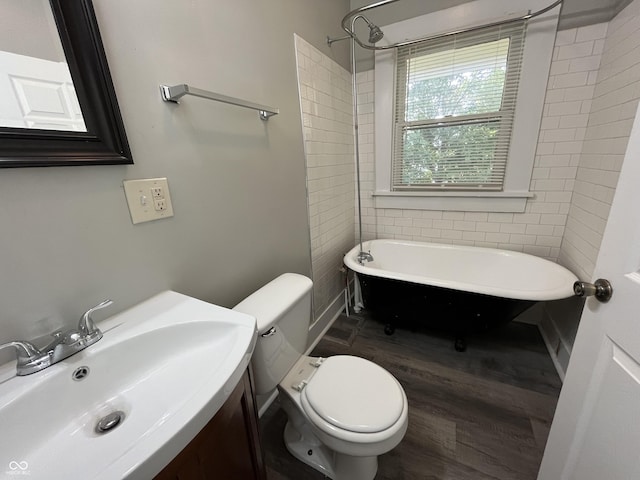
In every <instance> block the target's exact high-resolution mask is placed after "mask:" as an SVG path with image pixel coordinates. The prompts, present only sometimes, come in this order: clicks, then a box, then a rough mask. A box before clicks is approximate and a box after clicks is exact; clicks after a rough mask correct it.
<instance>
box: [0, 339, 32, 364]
mask: <svg viewBox="0 0 640 480" xmlns="http://www.w3.org/2000/svg"><path fill="white" fill-rule="evenodd" d="M6 347H15V349H16V351H17V352H16V353H17V355H18V359H28V360H30V359H32V358H34V357H37V356H38V355H41V352H40V350H38V349H37V348H36V347H35V346H34V345H33V344H31V343H29V342H25V341H17V342H7V343H3V344H2V345H0V350H2V349H3V348H6Z"/></svg>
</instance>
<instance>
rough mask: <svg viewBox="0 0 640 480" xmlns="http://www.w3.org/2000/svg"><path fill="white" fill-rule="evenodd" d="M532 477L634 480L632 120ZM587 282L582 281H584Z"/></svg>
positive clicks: (637, 430)
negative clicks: (606, 288) (594, 293)
mask: <svg viewBox="0 0 640 480" xmlns="http://www.w3.org/2000/svg"><path fill="white" fill-rule="evenodd" d="M596 278H605V279H607V280H609V281H610V282H611V284H612V286H613V297H612V298H611V300H610V301H609V302H608V303H599V302H598V301H597V300H596V299H595V298H593V297H591V298H589V299H588V300H587V303H586V305H585V309H584V312H583V314H582V319H581V321H580V327H579V329H578V334H577V337H576V341H575V344H574V348H573V352H572V354H571V360H570V362H569V367H568V369H567V376H566V379H565V383H564V385H563V387H562V391H561V393H560V399H559V401H558V407H557V409H556V413H555V416H554V419H553V424H552V426H551V432H550V435H549V439H548V441H547V446H546V449H545V453H544V458H543V460H542V465H541V467H540V473H539V475H538V479H539V480H560V479H562V480H564V479H575V480H635V479H640V119H639V116H638V114H637V113H636V119H635V122H634V125H633V129H632V132H631V137H630V139H629V145H628V147H627V152H626V154H625V158H624V163H623V166H622V172H621V174H620V180H619V182H618V187H617V189H616V194H615V198H614V201H613V205H612V207H611V213H610V215H609V220H608V223H607V227H606V229H605V233H604V238H603V241H602V246H601V248H600V254H599V256H598V260H597V262H596V267H595V273H594V277H593V279H590V281H591V282H593V281H594V280H595V279H596ZM585 280H589V279H585Z"/></svg>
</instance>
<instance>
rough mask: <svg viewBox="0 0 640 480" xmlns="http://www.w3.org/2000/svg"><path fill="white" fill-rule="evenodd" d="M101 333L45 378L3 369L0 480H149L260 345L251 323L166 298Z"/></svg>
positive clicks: (105, 325)
mask: <svg viewBox="0 0 640 480" xmlns="http://www.w3.org/2000/svg"><path fill="white" fill-rule="evenodd" d="M98 327H99V328H100V329H101V330H102V331H103V333H104V337H103V338H102V340H100V341H99V342H98V343H96V344H94V345H92V346H91V347H89V348H87V349H85V350H83V351H81V352H80V353H78V354H76V355H74V356H72V357H69V358H68V359H66V360H63V361H62V362H60V363H58V364H56V365H53V366H51V367H49V368H47V369H46V370H43V371H41V372H38V373H35V374H32V375H29V376H26V377H16V376H13V374H15V366H14V365H15V362H12V363H10V364H6V365H3V366H2V367H0V431H2V435H0V476H2V474H4V473H7V474H11V473H21V472H24V473H22V474H23V475H24V474H29V476H30V477H31V478H83V479H90V478H98V479H114V478H125V477H130V478H152V477H153V476H154V475H156V474H157V473H158V472H159V471H160V470H161V469H162V468H163V467H164V466H165V465H166V464H167V463H168V462H169V461H170V460H171V459H172V458H173V457H175V456H176V455H177V454H178V453H179V452H180V451H181V450H182V449H183V448H184V447H185V446H186V445H187V444H188V443H189V441H190V440H191V439H192V438H193V437H194V436H195V435H196V434H197V433H198V432H199V431H200V430H201V429H202V428H203V427H204V426H205V425H206V423H207V422H208V421H209V420H210V419H211V417H213V415H215V413H216V412H217V411H218V409H219V408H220V407H221V406H222V405H223V403H224V402H225V400H226V399H227V397H228V396H229V395H230V394H231V392H232V391H233V389H234V387H235V386H236V385H237V383H238V381H239V380H240V378H241V377H242V375H243V373H244V371H245V369H246V368H247V365H248V363H249V360H250V357H251V353H252V352H253V348H254V345H255V339H256V324H255V319H254V318H253V317H251V316H249V315H245V314H242V313H239V312H235V311H232V310H229V309H226V308H222V307H218V306H215V305H211V304H208V303H206V302H202V301H199V300H196V299H193V298H190V297H187V296H184V295H181V294H178V293H175V292H170V291H169V292H164V293H161V294H159V295H157V296H155V297H153V298H151V299H149V300H147V301H145V302H143V303H141V304H139V305H137V306H135V307H133V308H130V309H129V310H127V311H125V312H123V313H121V314H118V315H115V316H113V317H111V318H109V319H107V320H105V321H103V322H101V323H99V324H98ZM114 412H119V413H118V415H119V419H120V422H119V424H116V425H115V426H114V427H112V428H110V429H109V428H108V427H109V426H111V424H110V423H109V422H106V423H105V422H103V428H104V427H105V426H106V427H107V430H106V431H104V432H101V433H98V432H97V431H96V425H97V424H98V422H99V421H100V420H101V419H103V418H105V417H107V416H108V415H109V414H112V413H114ZM108 418H112V417H108ZM112 423H117V420H116V421H115V422H112ZM4 470H7V471H6V472H5V471H4Z"/></svg>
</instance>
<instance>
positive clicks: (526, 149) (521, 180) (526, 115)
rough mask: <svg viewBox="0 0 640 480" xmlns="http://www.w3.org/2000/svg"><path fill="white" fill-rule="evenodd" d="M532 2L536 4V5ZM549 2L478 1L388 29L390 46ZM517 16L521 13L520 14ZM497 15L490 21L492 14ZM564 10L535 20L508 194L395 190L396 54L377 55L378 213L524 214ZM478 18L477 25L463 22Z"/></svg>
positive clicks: (527, 46) (528, 42)
mask: <svg viewBox="0 0 640 480" xmlns="http://www.w3.org/2000/svg"><path fill="white" fill-rule="evenodd" d="M532 3H533V4H534V5H532ZM545 6H546V3H545V1H544V0H533V1H528V2H525V1H523V0H512V1H510V0H477V1H475V2H469V3H466V4H463V5H460V6H458V7H454V8H450V9H446V10H442V11H439V12H434V13H431V14H428V15H423V16H420V17H416V18H412V19H410V20H405V21H402V22H398V23H395V24H391V25H387V26H385V27H384V28H383V30H384V32H385V38H386V39H387V40H388V42H389V43H395V42H402V41H407V40H410V39H414V38H422V37H427V36H429V35H433V34H434V33H436V32H440V31H443V32H447V31H454V30H459V29H462V28H465V27H469V26H474V25H484V24H488V23H492V22H495V21H498V20H501V19H504V18H509V17H514V16H519V14H520V13H519V11H526V10H537V9H541V8H543V7H545ZM514 11H515V12H514ZM487 12H494V14H493V15H491V16H488V15H489V13H487ZM558 12H559V7H556V8H554V9H553V10H551V11H549V12H546V13H545V14H542V15H540V16H539V17H536V18H535V19H532V20H530V21H529V24H528V26H527V39H526V40H525V47H524V54H523V62H522V70H521V74H520V76H521V78H520V86H519V89H518V95H517V100H516V109H515V115H514V123H513V131H512V139H511V148H510V149H509V155H508V159H507V167H506V174H505V178H504V183H503V189H502V191H481V190H457V191H456V190H454V189H448V190H446V191H434V190H421V191H408V190H401V191H394V190H393V189H392V184H391V183H392V178H391V173H392V172H391V169H392V155H393V149H394V140H393V137H394V129H395V106H394V98H395V71H396V61H395V57H396V55H395V49H391V50H383V51H377V52H376V55H375V72H374V75H375V87H374V88H375V94H374V95H375V151H376V155H375V191H374V192H373V197H374V205H375V207H376V208H401V209H425V210H460V211H488V212H523V211H524V209H525V206H526V200H527V198H530V197H533V196H534V194H533V193H532V192H530V191H529V185H530V182H531V175H532V171H533V163H534V159H535V151H536V147H537V141H538V134H539V131H540V122H541V119H542V112H543V106H544V98H545V94H546V87H547V81H548V78H549V70H550V66H551V59H552V55H553V47H554V43H555V35H556V28H557V21H558ZM469 18H473V19H474V22H473V24H471V25H469V24H468V23H466V24H464V23H462V22H463V21H464V19H469Z"/></svg>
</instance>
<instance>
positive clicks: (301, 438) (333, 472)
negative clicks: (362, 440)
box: [284, 408, 378, 480]
mask: <svg viewBox="0 0 640 480" xmlns="http://www.w3.org/2000/svg"><path fill="white" fill-rule="evenodd" d="M286 410H287V409H286V408H285V411H286ZM284 444H285V446H286V447H287V450H289V453H291V455H293V456H294V457H296V458H297V459H298V460H300V461H301V462H303V463H306V464H307V465H309V466H310V467H311V468H313V469H315V470H317V471H319V472H320V473H322V474H323V475H325V476H327V477H329V478H331V479H332V480H373V479H374V478H375V476H376V473H377V471H378V457H377V456H373V457H354V456H351V455H344V454H341V453H338V452H336V451H334V450H331V449H330V448H329V447H327V446H326V445H324V444H323V443H322V442H321V441H320V440H319V439H318V437H317V436H316V435H315V434H314V433H313V431H312V430H311V428H310V427H309V425H308V424H307V423H306V422H304V423H301V424H298V425H296V426H294V422H292V421H291V417H289V420H288V421H287V425H286V426H285V428H284Z"/></svg>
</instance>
